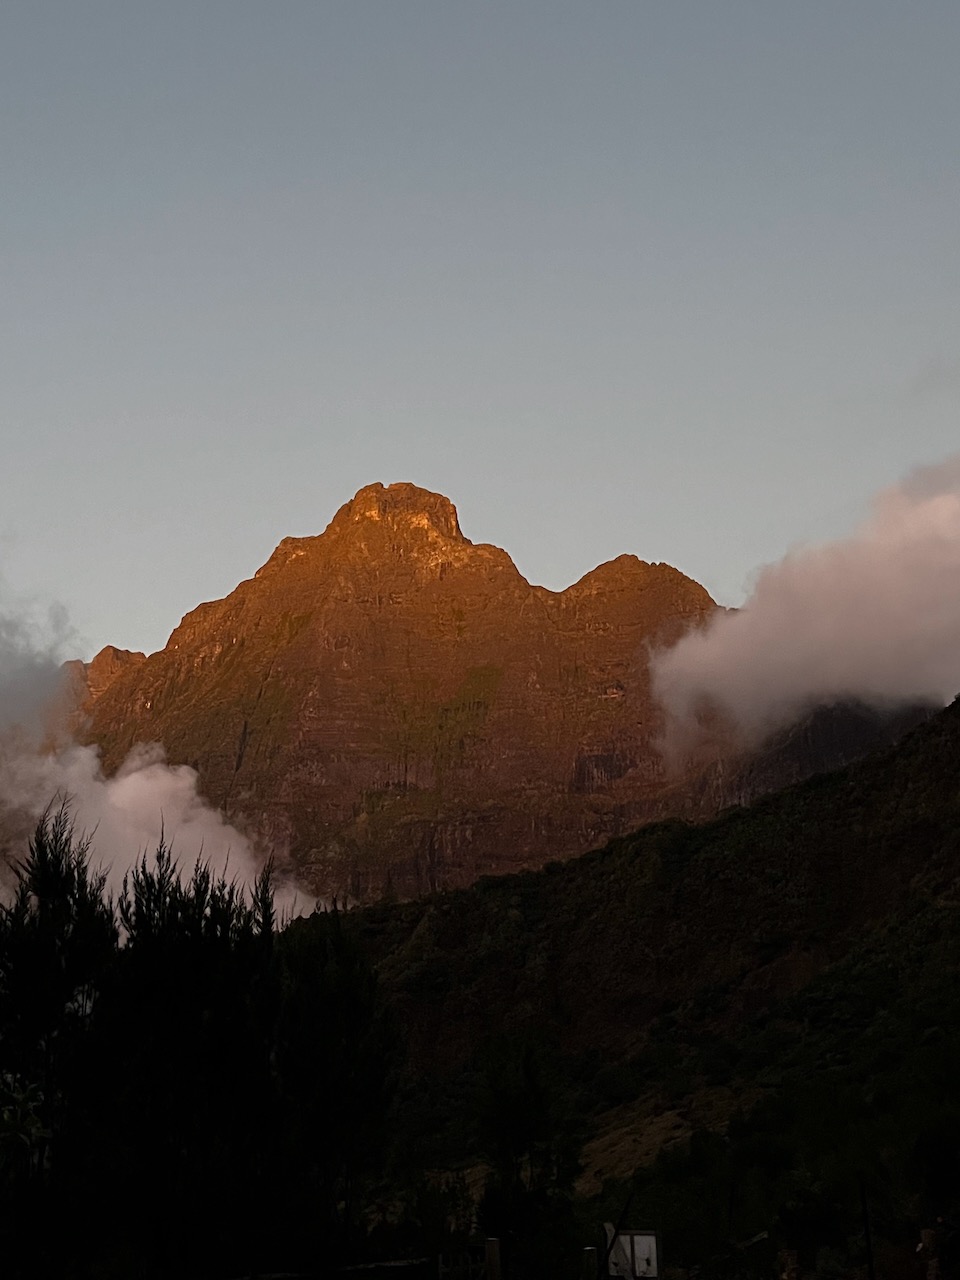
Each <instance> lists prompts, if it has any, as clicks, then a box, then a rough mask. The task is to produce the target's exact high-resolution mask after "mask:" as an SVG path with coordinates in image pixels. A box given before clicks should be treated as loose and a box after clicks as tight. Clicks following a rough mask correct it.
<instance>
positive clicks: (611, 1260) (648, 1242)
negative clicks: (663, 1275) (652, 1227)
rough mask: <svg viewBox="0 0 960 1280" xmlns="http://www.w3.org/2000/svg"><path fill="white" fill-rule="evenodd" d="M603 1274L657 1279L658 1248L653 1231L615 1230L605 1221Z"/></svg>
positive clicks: (626, 1279) (627, 1278)
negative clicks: (605, 1255)
mask: <svg viewBox="0 0 960 1280" xmlns="http://www.w3.org/2000/svg"><path fill="white" fill-rule="evenodd" d="M603 1225H604V1230H605V1231H606V1233H607V1249H608V1255H607V1256H608V1265H607V1274H608V1275H611V1276H623V1277H625V1280H659V1276H660V1270H659V1251H658V1249H657V1233H656V1232H655V1231H615V1230H614V1227H613V1224H612V1223H610V1222H605V1223H604V1224H603Z"/></svg>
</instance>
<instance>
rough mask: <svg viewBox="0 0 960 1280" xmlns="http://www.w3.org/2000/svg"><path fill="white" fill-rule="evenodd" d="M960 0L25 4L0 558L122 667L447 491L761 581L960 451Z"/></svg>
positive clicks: (1, 218) (521, 532) (7, 109)
mask: <svg viewBox="0 0 960 1280" xmlns="http://www.w3.org/2000/svg"><path fill="white" fill-rule="evenodd" d="M958 67H960V5H958V4H957V3H956V0H950V2H949V3H947V2H943V3H939V2H937V0H910V2H908V0H902V2H899V3H890V2H885V0H829V2H823V3H818V2H816V0H804V2H803V3H787V2H786V0H783V2H771V0H763V2H760V0H756V2H752V3H748V2H747V0H701V2H690V3H687V2H686V0H650V2H644V0H579V2H578V3H571V2H569V0H509V2H506V0H503V2H497V0H483V2H481V0H472V2H468V0H381V2H379V3H378V2H374V0H337V2H328V3H325V2H324V0H311V2H310V3H304V2H299V0H272V2H270V3H267V0H262V2H261V3H252V0H189V2H188V3H187V2H183V0H162V2H161V0H152V2H151V3H138V2H137V0H118V2H116V3H95V2H90V3H88V2H86V0H63V2H62V3H49V2H45V0H7V3H6V4H5V5H4V6H3V8H2V13H0V130H2V133H0V175H2V202H0V273H2V274H0V361H2V368H0V433H2V450H0V572H2V574H3V577H4V578H5V580H6V582H7V584H8V596H9V593H11V592H12V593H13V594H15V595H18V596H19V597H23V596H27V595H29V596H32V597H33V598H34V599H35V600H36V601H37V602H38V604H39V605H40V606H43V605H45V604H46V603H47V602H49V601H51V600H54V599H56V600H60V601H62V602H63V603H64V604H65V605H66V606H67V608H68V610H69V613H70V616H71V617H72V619H73V622H74V624H75V626H76V628H77V630H78V633H79V638H78V641H77V644H78V647H79V649H80V651H81V652H82V653H83V655H84V656H88V657H89V656H90V655H91V654H92V653H93V652H94V651H96V650H97V649H98V648H100V647H101V646H102V645H103V644H105V643H108V642H110V643H115V644H118V645H121V646H125V647H130V648H143V649H147V650H152V649H156V648H159V647H160V646H161V645H162V644H163V643H164V642H165V640H166V637H167V635H168V633H169V632H170V630H171V629H172V628H173V627H174V626H175V625H176V623H177V622H178V621H179V619H180V617H181V615H182V614H183V613H184V612H186V611H187V610H188V609H190V608H192V607H193V606H194V605H196V604H197V603H199V601H201V600H204V599H210V598H213V597H217V596H220V595H223V594H225V593H226V592H227V591H229V590H230V589H231V588H232V587H233V586H234V585H235V584H236V583H237V582H238V581H239V580H240V579H241V578H244V577H248V576H250V575H251V574H252V573H253V572H254V570H255V569H256V568H257V567H258V566H259V565H260V564H262V563H263V561H264V560H266V559H267V557H268V556H269V554H270V552H271V550H272V549H273V547H274V545H275V544H276V543H277V542H278V541H279V540H280V538H282V537H283V536H285V535H287V534H293V535H305V534H312V533H319V532H320V531H321V530H322V529H323V528H324V526H325V525H326V523H327V522H328V520H329V519H330V518H331V516H332V515H333V513H334V511H335V510H336V508H337V507H338V506H339V505H341V503H343V502H345V501H346V500H347V499H348V498H350V497H351V496H352V495H353V493H354V492H355V491H356V489H358V488H359V487H360V486H361V485H363V484H368V483H370V482H372V481H375V480H382V481H383V482H384V483H389V482H390V481H393V480H412V481H414V482H415V483H417V484H420V485H423V486H425V487H427V488H432V489H436V490H439V491H441V492H443V493H445V494H447V496H448V497H450V498H451V499H452V500H453V501H454V502H455V503H456V504H457V506H458V508H459V511H460V519H461V525H462V527H463V530H464V532H465V534H466V535H467V536H468V537H470V538H472V539H473V540H474V541H492V542H496V543H498V544H500V545H501V546H504V547H505V548H506V549H507V550H508V551H509V552H510V554H511V555H512V556H513V558H514V560H515V561H516V563H517V565H518V567H519V569H520V571H521V572H522V573H523V574H524V575H525V576H526V577H528V578H529V579H530V580H531V581H534V582H541V583H543V584H545V585H546V586H549V587H552V588H555V589H559V588H562V587H564V586H566V585H568V584H569V583H571V582H573V581H574V580H576V579H577V578H578V577H579V576H581V575H582V574H583V573H584V572H586V571H587V570H588V569H590V568H592V567H593V566H594V565H596V564H597V563H599V562H601V561H603V560H607V559H610V558H611V557H613V556H615V555H618V554H620V553H621V552H624V551H629V552H634V553H636V554H637V555H640V556H641V557H643V558H645V559H649V560H667V561H669V562H671V563H673V564H675V565H677V566H678V567H679V568H681V569H683V570H684V571H685V572H686V573H689V574H691V576H693V577H695V578H697V579H698V580H700V581H701V582H703V583H704V584H705V585H706V586H707V587H708V589H709V590H710V591H711V592H712V593H713V594H714V595H715V596H717V597H718V598H719V599H720V600H721V601H723V602H724V603H728V604H734V603H738V602H739V601H740V600H741V599H742V596H743V594H744V588H745V585H746V583H747V581H748V578H749V575H750V573H751V572H752V571H753V570H754V569H755V568H756V567H757V566H758V565H759V564H761V563H763V562H765V561H769V560H772V559H776V558H777V557H779V556H780V555H782V553H783V552H784V551H785V550H786V549H787V547H789V546H790V545H792V544H794V543H797V542H800V541H806V540H811V539H818V538H824V537H829V536H832V535H834V534H836V533H839V532H841V531H842V530H845V529H847V528H849V527H850V526H851V525H852V524H853V523H855V521H856V520H857V519H858V518H859V516H860V514H861V513H862V511H863V508H864V504H865V502H866V500H867V498H868V496H869V495H870V494H871V493H872V492H873V491H875V490H876V489H877V488H879V487H882V486H884V485H886V484H889V483H892V482H894V481H895V480H896V479H897V478H898V476H899V475H900V474H902V473H903V472H904V471H905V470H907V469H908V468H910V467H911V466H913V465H914V464H916V463H920V462H932V461H935V460H936V459H938V458H939V457H942V456H943V455H945V454H947V453H952V452H955V451H956V449H957V448H958V445H960V430H958V427H960V421H958V408H960V75H958V73H957V72H958Z"/></svg>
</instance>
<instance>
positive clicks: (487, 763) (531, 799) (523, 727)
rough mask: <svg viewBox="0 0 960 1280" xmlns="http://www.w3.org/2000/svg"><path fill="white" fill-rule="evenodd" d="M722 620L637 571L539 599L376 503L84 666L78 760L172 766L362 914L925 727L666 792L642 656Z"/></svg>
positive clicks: (721, 753) (397, 497) (834, 714)
mask: <svg viewBox="0 0 960 1280" xmlns="http://www.w3.org/2000/svg"><path fill="white" fill-rule="evenodd" d="M716 607H717V606H716V605H715V604H714V602H713V601H712V600H711V598H710V596H709V595H708V594H707V592H706V591H705V590H704V589H703V587H701V586H699V585H698V584H697V583H696V582H693V581H692V580H691V579H690V578H687V577H685V576H684V575H683V574H682V573H680V572H679V571H678V570H676V569H673V568H671V567H670V566H669V565H665V564H647V563H645V562H644V561H642V560H638V559H637V558H636V557H635V556H630V555H624V556H620V557H618V558H617V559H616V560H612V561H610V562H609V563H608V564H603V565H600V566H599V568H597V569H594V570H593V571H592V572H590V573H588V574H586V575H585V576H584V577H583V578H581V580H580V581H579V582H577V583H575V584H574V585H573V586H571V587H569V588H567V590H566V591H561V592H552V591H547V590H545V589H544V588H543V587H536V586H531V585H530V583H528V582H527V581H526V580H525V579H524V578H523V577H522V576H521V575H520V573H519V572H518V571H517V569H516V567H515V565H514V564H513V562H512V561H511V559H510V557H509V556H508V555H507V554H506V552H504V551H502V550H500V548H498V547H494V546H488V545H475V544H474V543H472V542H470V541H469V540H468V539H467V538H465V537H464V535H463V533H462V532H461V530H460V525H459V521H458V519H457V512H456V510H455V508H454V506H453V504H452V503H451V502H449V501H448V499H446V498H444V497H441V496H440V495H439V494H435V493H429V492H427V491H426V490H423V489H418V488H417V487H415V486H414V485H410V484H393V485H390V486H389V487H387V488H384V486H383V485H380V484H375V485H370V486H368V487H367V488H364V489H361V490H360V492H359V493H358V494H357V495H356V497H355V498H354V499H353V500H352V501H351V502H348V503H347V504H346V505H345V506H344V507H342V508H341V509H340V510H339V511H338V512H337V514H336V516H335V517H334V519H333V520H332V521H331V523H330V525H329V527H328V528H327V529H326V531H325V532H324V533H323V534H321V535H319V536H316V537H309V538H285V539H284V540H283V542H281V543H280V545H279V546H278V547H277V549H276V551H275V552H274V553H273V555H272V556H271V557H270V559H269V560H268V561H267V563H266V564H265V565H264V566H263V567H262V568H261V569H260V570H259V571H258V572H257V573H256V574H255V576H254V577H253V578H252V579H250V580H249V581H247V582H243V583H241V584H240V585H239V586H238V587H237V588H236V590H235V591H233V592H231V594H230V595H229V596H227V597H226V599H224V600H217V601H213V602H211V603H208V604H202V605H200V606H199V607H198V608H196V609H194V610H193V612H192V613H189V614H187V616H186V617H185V618H184V619H183V621H182V622H181V623H180V626H179V627H177V629H176V630H175V631H174V632H173V634H172V635H171V637H170V640H169V642H168V643H167V645H166V647H165V648H164V649H163V650H162V651H161V652H159V653H155V654H152V655H151V656H150V657H148V658H144V657H143V655H142V654H131V653H126V652H124V651H122V650H117V649H113V648H108V649H105V650H104V651H103V652H102V653H100V654H98V655H97V657H96V658H95V659H94V660H93V662H92V663H90V664H89V665H88V666H87V667H82V664H79V665H80V666H81V667H82V670H81V671H79V672H78V673H75V675H76V679H77V680H78V681H79V687H80V692H81V695H82V697H83V699H84V709H83V716H82V717H81V720H80V723H81V724H82V725H83V726H84V727H83V728H82V730H81V736H82V737H83V738H84V739H85V740H87V741H91V742H96V743H98V744H99V746H100V747H101V749H102V752H103V759H104V765H105V767H106V768H107V769H108V770H110V769H113V768H116V767H117V766H118V765H119V764H120V763H121V761H122V760H123V759H124V757H125V755H126V754H127V752H128V751H129V750H130V749H131V748H132V747H133V746H134V745H136V744H137V743H141V742H156V741H158V742H161V743H162V744H163V745H164V747H165V748H166V751H167V755H168V758H169V759H170V760H171V762H173V763H187V764H190V765H192V766H193V767H194V768H196V769H197V770H198V772H199V774H200V781H201V786H202V788H203V791H204V792H205V794H206V795H207V797H208V798H209V799H210V800H211V801H212V802H213V803H214V804H217V805H219V806H221V807H222V808H223V809H224V810H225V811H226V813H227V815H228V816H229V817H230V818H231V820H232V821H234V822H235V823H241V824H247V825H248V827H249V828H251V829H252V830H253V831H254V832H255V833H258V834H259V835H260V836H261V837H262V839H263V841H264V842H265V844H266V845H268V846H269V847H271V848H273V849H277V850H282V851H284V852H289V854H290V856H291V858H292V859H293V860H294V862H295V863H296V864H297V866H298V868H299V870H300V874H301V877H302V878H304V879H305V880H306V881H307V882H308V883H309V884H310V885H311V886H312V887H313V888H314V889H315V890H316V891H318V892H321V893H325V894H333V893H337V894H340V895H344V894H346V895H349V896H351V897H353V898H357V899H370V898H375V897H378V896H380V895H382V894H384V893H396V894H398V895H400V896H403V897H408V896H416V895H419V894H422V893H426V892H429V891H432V890H435V889H437V888H441V887H454V886H462V885H466V884H469V883H471V882H472V881H474V880H475V879H476V878H477V877H478V876H481V875H483V874H486V873H501V872H506V871H512V870H517V869H519V868H522V867H536V866H540V865H542V864H543V863H544V862H546V861H549V860H552V859H556V858H561V857H567V856H570V855H573V854H576V853H580V852H582V851H584V850H585V849H589V848H593V847H596V846H598V845H600V844H602V843H604V842H605V841H606V840H608V839H609V838H610V837H612V836H615V835H619V834H621V833H623V832H626V831H629V830H632V829H634V828H636V827H637V826H639V825H641V824H642V823H643V822H646V821H649V820H652V819H657V818H662V817H666V816H675V815H680V816H684V817H687V818H690V819H693V820H696V821H699V820H702V819H704V818H709V817H712V816H713V815H714V814H715V813H716V812H718V810H719V809H721V808H723V807H725V806H726V805H729V804H736V803H745V802H747V801H749V800H752V799H753V798H754V797H755V796H757V795H759V794H762V793H764V792H767V791H770V790H775V789H777V788H778V787H781V786H784V785H786V784H787V783H789V782H793V781H796V780H798V779H800V778H803V777H807V776H808V775H809V774H810V773H813V772H816V771H818V770H820V769H824V768H830V767H835V766H837V765H839V764H842V763H845V762H846V761H847V760H849V759H852V758H854V757H855V756H857V755H861V754H863V753H864V752H866V751H867V750H870V749H871V748H872V747H873V746H877V745H880V744H882V743H884V742H886V741H892V740H893V739H894V738H895V737H896V736H898V734H899V733H900V732H902V731H903V730H904V729H905V728H906V727H907V725H908V723H913V721H912V720H911V719H910V715H909V714H908V715H907V718H906V719H905V720H904V722H903V723H902V724H900V723H899V722H896V723H895V722H894V720H891V719H890V717H883V716H879V715H875V714H874V713H872V712H870V713H867V712H865V711H864V709H862V708H861V709H860V710H859V711H857V710H855V709H854V710H851V709H849V708H846V709H844V708H839V709H834V710H833V711H830V712H825V713H822V714H820V715H819V716H818V718H815V719H814V720H812V721H810V722H809V723H806V724H804V725H801V726H799V727H798V728H797V729H795V730H791V731H789V732H788V733H787V734H786V735H785V736H784V737H783V738H782V739H779V740H776V741H775V742H773V743H772V744H770V746H769V748H768V749H766V750H765V751H764V752H762V753H760V754H759V755H758V756H755V757H752V758H750V759H745V758H743V757H738V756H737V755H736V753H735V752H732V751H730V750H729V744H728V745H727V746H726V747H718V748H717V747H715V745H714V747H711V748H710V750H709V752H707V753H703V752H701V755H700V756H699V757H698V758H697V759H693V758H691V760H690V762H689V767H688V768H687V769H686V770H685V771H684V772H682V773H681V774H680V775H679V776H678V775H677V774H673V775H672V776H670V777H666V776H665V775H664V769H663V764H662V760H661V756H660V753H659V751H658V750H657V745H656V743H657V739H658V737H659V736H660V734H661V731H662V727H663V726H662V720H661V713H660V710H659V708H658V706H657V704H656V703H655V701H654V699H653V697H652V695H651V690H650V681H649V676H648V654H649V652H650V649H651V648H652V647H655V646H658V645H663V644H669V643H671V642H673V641H674V640H676V639H677V638H678V637H679V636H680V635H681V634H682V633H683V632H684V631H685V630H686V629H687V628H689V627H691V626H698V625H700V624H701V623H702V622H703V621H704V620H705V619H707V618H708V617H709V616H710V615H711V614H712V613H713V612H714V611H715V609H716Z"/></svg>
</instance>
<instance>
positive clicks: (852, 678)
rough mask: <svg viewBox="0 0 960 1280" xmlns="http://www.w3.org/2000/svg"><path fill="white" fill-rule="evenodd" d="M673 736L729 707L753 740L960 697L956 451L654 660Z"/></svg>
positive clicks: (769, 571) (800, 552)
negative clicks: (847, 705)
mask: <svg viewBox="0 0 960 1280" xmlns="http://www.w3.org/2000/svg"><path fill="white" fill-rule="evenodd" d="M653 677H654V688H655V691H656V692H657V694H658V696H659V697H660V699H661V701H662V702H663V704H664V705H665V707H666V709H667V711H668V713H669V717H670V721H671V733H672V736H673V738H674V740H676V738H677V737H678V736H680V737H684V736H687V737H689V735H690V734H691V733H695V732H696V723H697V718H698V716H701V715H703V714H704V713H708V712H711V711H713V712H720V713H721V714H722V715H723V716H724V717H727V718H729V719H730V720H732V722H733V723H734V724H735V725H736V726H737V728H738V729H739V730H740V732H741V734H742V735H743V737H744V739H745V740H746V742H747V743H748V744H755V743H756V742H758V741H759V740H761V739H762V738H763V737H764V736H765V735H767V734H768V733H770V732H772V731H773V730H775V729H777V728H779V727H781V726H783V725H784V724H786V723H788V722H789V721H791V720H793V719H794V718H796V717H797V716H798V715H799V714H801V713H802V712H803V711H804V710H806V709H807V708H809V707H812V706H814V705H816V704H819V703H831V702H836V701H838V700H842V699H848V698H857V699H860V700H862V701H863V702H866V703H870V704H873V705H879V706H883V705H890V704H896V703H903V702H910V701H928V702H931V703H934V704H941V705H942V704H944V703H946V702H947V701H949V700H950V699H951V698H953V697H954V696H955V695H956V694H957V693H958V692H960V455H957V456H955V457H952V458H949V459H947V460H946V461H944V462H943V463H941V464H940V465H939V466H933V467H925V468H923V469H921V470H917V471H914V472H912V473H911V474H910V475H909V476H907V477H906V479H905V480H904V481H902V483H900V484H899V485H897V486H896V487H894V488H892V489H887V490H885V491H884V492H882V493H880V494H879V495H878V496H877V498H876V499H875V500H874V502H873V505H872V510H871V514H870V516H869V518H868V519H867V520H866V521H865V522H864V523H863V525H862V526H861V527H860V528H859V529H857V530H856V531H855V532H854V533H853V534H852V535H851V536H850V537H848V538H844V539H840V540H838V541H835V542H828V543H824V544H821V545H819V546H810V547H801V548H798V549H796V550H794V551H792V552H790V554H788V555H787V556H785V557H784V558H783V559H782V560H781V561H779V562H778V563H777V564H772V565H768V566H766V567H765V568H764V569H762V570H761V571H760V573H759V574H758V576H757V579H756V585H755V586H754V588H753V591H752V593H751V595H750V597H749V599H748V600H747V602H746V604H745V605H744V607H743V609H742V610H741V611H738V612H731V613H725V614H722V615H720V616H718V617H716V618H715V619H714V620H713V621H712V622H711V623H710V624H708V625H707V626H706V627H705V628H704V629H703V630H701V631H698V632H694V633H692V634H689V635H687V636H686V637H684V639H683V640H681V641H680V643H679V644H677V645H676V646H675V647H674V648H673V649H670V650H669V651H667V652H664V653H661V654H658V655H655V657H654V660H653Z"/></svg>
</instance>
